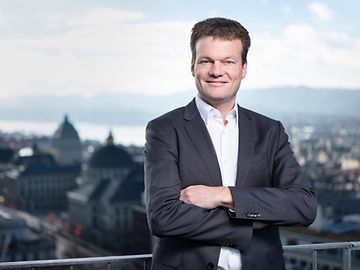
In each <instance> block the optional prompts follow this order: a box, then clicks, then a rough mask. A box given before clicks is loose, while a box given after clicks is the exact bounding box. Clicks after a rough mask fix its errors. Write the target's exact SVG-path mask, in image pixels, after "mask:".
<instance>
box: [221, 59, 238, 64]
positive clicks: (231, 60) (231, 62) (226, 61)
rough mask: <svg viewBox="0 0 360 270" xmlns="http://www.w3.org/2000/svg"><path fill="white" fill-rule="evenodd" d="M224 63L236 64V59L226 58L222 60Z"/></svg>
mask: <svg viewBox="0 0 360 270" xmlns="http://www.w3.org/2000/svg"><path fill="white" fill-rule="evenodd" d="M224 64H225V65H235V64H236V61H235V60H233V59H226V60H225V61H224Z"/></svg>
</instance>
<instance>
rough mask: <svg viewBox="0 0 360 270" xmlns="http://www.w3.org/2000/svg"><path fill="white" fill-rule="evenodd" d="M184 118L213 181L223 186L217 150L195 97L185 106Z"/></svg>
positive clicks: (187, 129) (191, 137) (190, 135)
mask: <svg viewBox="0 0 360 270" xmlns="http://www.w3.org/2000/svg"><path fill="white" fill-rule="evenodd" d="M184 120H185V121H184V127H185V130H186V132H187V133H188V135H189V137H190V139H191V141H192V143H193V145H194V148H195V149H196V150H197V152H198V153H199V155H200V157H201V159H202V161H203V162H204V164H205V167H206V168H207V170H208V173H209V176H210V179H211V181H212V183H213V184H214V185H215V186H221V185H222V179H221V172H220V167H219V163H218V160H217V157H216V152H215V149H214V146H213V144H212V141H211V137H210V135H209V132H208V130H207V128H206V126H205V123H204V121H203V120H202V118H201V116H200V113H199V111H198V109H197V107H196V103H195V99H193V100H192V101H191V102H190V103H189V104H188V105H187V106H186V107H185V113H184Z"/></svg>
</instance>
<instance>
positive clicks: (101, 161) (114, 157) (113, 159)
mask: <svg viewBox="0 0 360 270" xmlns="http://www.w3.org/2000/svg"><path fill="white" fill-rule="evenodd" d="M89 166H90V167H91V168H132V167H133V166H134V162H133V160H132V157H131V156H130V154H128V153H127V152H126V151H125V150H124V149H122V148H121V147H119V146H116V145H115V144H114V140H113V137H112V134H111V132H110V134H109V137H108V138H107V140H106V144H105V145H104V146H102V147H100V148H98V149H97V150H95V152H94V154H93V155H92V156H91V158H90V160H89Z"/></svg>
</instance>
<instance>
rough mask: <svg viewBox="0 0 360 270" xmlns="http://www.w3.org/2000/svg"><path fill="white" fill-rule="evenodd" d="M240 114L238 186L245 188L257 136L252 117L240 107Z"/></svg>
mask: <svg viewBox="0 0 360 270" xmlns="http://www.w3.org/2000/svg"><path fill="white" fill-rule="evenodd" d="M238 112H239V117H238V121H239V150H238V151H239V152H238V164H237V175H236V184H235V185H236V186H244V185H245V183H246V179H247V175H248V172H249V168H250V161H251V157H252V156H253V153H254V147H255V138H254V137H255V136H254V135H255V134H254V127H253V122H252V121H251V116H250V115H248V114H247V113H246V112H245V110H244V109H243V108H241V107H240V106H239V105H238Z"/></svg>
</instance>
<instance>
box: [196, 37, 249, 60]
mask: <svg viewBox="0 0 360 270" xmlns="http://www.w3.org/2000/svg"><path fill="white" fill-rule="evenodd" d="M242 49H243V46H242V42H241V40H240V39H233V40H227V39H221V38H216V37H203V38H201V39H199V40H198V41H197V42H196V45H195V50H196V56H197V58H198V57H224V58H225V57H237V58H238V57H241V53H242Z"/></svg>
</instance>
